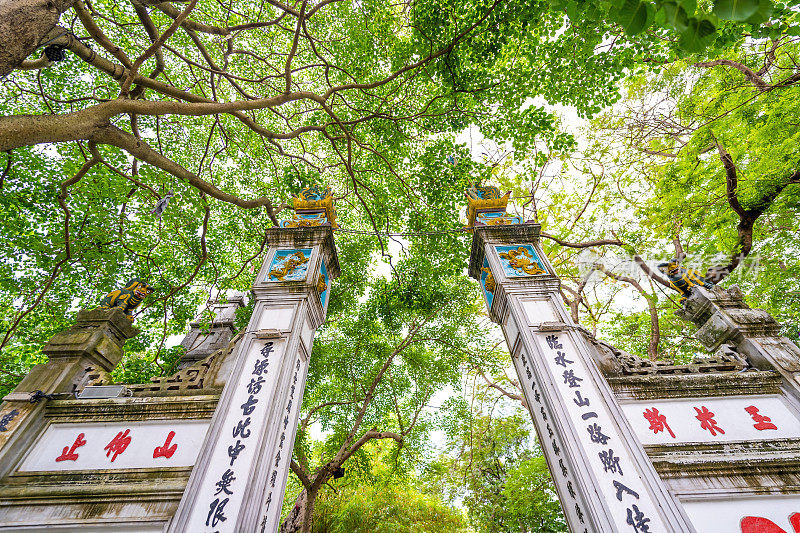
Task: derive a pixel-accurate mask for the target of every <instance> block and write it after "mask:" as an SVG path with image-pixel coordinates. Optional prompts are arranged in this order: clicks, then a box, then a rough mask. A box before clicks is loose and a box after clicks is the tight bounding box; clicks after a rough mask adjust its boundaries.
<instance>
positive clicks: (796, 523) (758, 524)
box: [742, 513, 800, 533]
mask: <svg viewBox="0 0 800 533" xmlns="http://www.w3.org/2000/svg"><path fill="white" fill-rule="evenodd" d="M789 523H790V524H791V526H792V529H794V533H800V513H794V514H792V515H791V516H790V517H789ZM742 533H786V531H784V530H783V528H781V527H780V526H778V524H776V523H775V522H773V521H772V520H767V519H766V518H764V517H761V516H745V517H744V518H742Z"/></svg>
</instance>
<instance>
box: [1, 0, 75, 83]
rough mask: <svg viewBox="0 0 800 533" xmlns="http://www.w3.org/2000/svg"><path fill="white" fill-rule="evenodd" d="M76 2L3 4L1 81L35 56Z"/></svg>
mask: <svg viewBox="0 0 800 533" xmlns="http://www.w3.org/2000/svg"><path fill="white" fill-rule="evenodd" d="M73 1H74V0H0V43H3V45H2V46H0V77H2V76H5V75H6V74H8V73H9V72H11V71H12V70H14V69H15V68H17V67H18V66H19V65H20V64H21V63H22V61H23V60H24V59H25V58H27V57H28V56H29V55H31V54H32V53H33V51H34V50H36V48H37V47H38V46H39V44H40V43H41V41H42V38H43V37H44V36H45V35H47V33H48V32H49V31H51V30H52V29H53V28H54V27H55V26H56V24H58V19H59V17H60V16H61V13H63V12H64V10H65V9H67V8H69V7H70V6H71V5H72V2H73Z"/></svg>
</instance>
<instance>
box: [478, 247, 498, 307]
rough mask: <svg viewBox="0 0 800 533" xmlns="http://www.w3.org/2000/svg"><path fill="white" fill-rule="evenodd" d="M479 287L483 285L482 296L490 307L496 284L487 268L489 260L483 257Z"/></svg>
mask: <svg viewBox="0 0 800 533" xmlns="http://www.w3.org/2000/svg"><path fill="white" fill-rule="evenodd" d="M481 287H483V296H484V297H485V298H486V307H488V308H489V309H491V308H492V300H494V290H495V288H496V285H495V282H494V276H492V271H491V270H490V269H489V261H487V260H486V258H485V257H484V258H483V268H481Z"/></svg>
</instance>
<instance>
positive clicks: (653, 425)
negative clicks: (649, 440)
mask: <svg viewBox="0 0 800 533" xmlns="http://www.w3.org/2000/svg"><path fill="white" fill-rule="evenodd" d="M642 415H644V417H645V419H646V420H647V421H648V422H650V427H649V428H648V429H652V430H653V433H658V432H659V431H664V428H666V430H667V431H669V434H670V436H671V437H672V438H673V439H674V438H675V433H673V432H672V429H671V428H670V427H669V424H667V417H666V416H664V415H662V414H661V413H659V412H658V409H656V408H655V407H653V408H651V409H645V410H644V412H643V413H642Z"/></svg>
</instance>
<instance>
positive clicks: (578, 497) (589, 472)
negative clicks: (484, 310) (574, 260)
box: [469, 209, 695, 533]
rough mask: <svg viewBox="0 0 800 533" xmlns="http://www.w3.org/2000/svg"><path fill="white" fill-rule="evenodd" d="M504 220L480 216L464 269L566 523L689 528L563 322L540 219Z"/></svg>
mask: <svg viewBox="0 0 800 533" xmlns="http://www.w3.org/2000/svg"><path fill="white" fill-rule="evenodd" d="M503 211H504V209H503ZM506 218H507V219H509V220H510V221H511V222H512V223H511V224H508V222H504V225H499V224H498V225H491V224H492V221H491V220H489V221H488V224H490V225H485V224H481V223H480V221H481V220H483V221H486V220H487V218H486V217H483V216H481V214H480V213H479V214H478V221H479V223H478V225H476V226H475V227H474V236H473V241H472V253H471V257H470V267H469V273H470V276H472V277H473V278H475V279H478V280H479V281H480V283H481V287H482V289H483V293H484V296H485V298H486V302H487V307H488V309H489V315H490V316H491V318H492V320H493V321H495V322H497V323H499V324H500V325H501V326H502V328H503V333H504V334H505V337H506V341H507V342H508V347H509V351H510V352H511V355H512V359H513V362H514V366H515V368H516V370H517V374H518V375H519V380H520V384H521V386H522V387H523V389H524V394H525V399H526V401H527V403H528V406H529V407H530V412H531V417H532V418H533V422H534V424H535V426H536V429H537V432H538V434H539V440H540V442H541V446H542V449H543V450H544V454H545V457H546V459H547V462H548V465H549V467H550V472H551V473H552V477H553V481H554V482H555V485H556V488H557V491H558V495H559V498H560V500H561V506H562V508H563V510H564V514H565V516H566V518H567V522H568V524H569V527H570V530H571V531H572V532H574V533H599V532H603V533H605V532H625V533H657V532H674V533H691V532H694V531H695V529H694V527H693V526H692V525H691V523H690V521H689V519H688V517H687V516H686V514H685V512H684V511H683V509H682V507H681V506H680V504H679V503H678V501H677V500H676V499H675V498H674V497H673V496H672V495H671V494H670V493H669V492H668V490H667V488H666V486H665V485H664V483H663V482H662V481H661V479H660V478H659V476H658V474H657V473H656V471H655V469H654V468H653V465H652V463H651V462H650V460H649V459H648V457H647V455H646V454H645V451H644V449H643V448H642V446H641V444H640V443H639V442H638V440H637V438H636V436H635V434H634V432H633V431H632V429H631V427H630V425H629V424H628V422H627V421H626V418H625V415H624V413H623V411H622V409H621V408H620V406H619V405H618V404H617V402H616V400H615V398H614V395H613V393H612V391H611V389H610V388H609V386H608V384H607V383H606V381H605V380H604V378H603V376H602V374H601V373H600V371H599V369H598V368H597V365H596V364H595V362H594V360H595V358H594V357H593V356H592V350H593V349H594V348H593V346H591V345H590V343H589V342H588V341H587V340H586V337H585V336H584V334H583V333H582V332H580V331H579V330H578V328H577V327H576V326H575V325H574V324H573V323H572V322H571V319H570V317H569V314H568V313H567V311H566V309H565V308H564V305H563V303H562V302H561V298H560V295H559V291H558V287H559V279H558V277H557V276H556V275H555V272H554V270H553V268H552V266H551V265H550V264H549V263H548V261H547V259H546V257H545V256H544V254H543V253H542V251H541V248H540V246H539V225H538V224H535V223H518V219H516V220H514V219H511V218H510V217H507V216H506Z"/></svg>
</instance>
